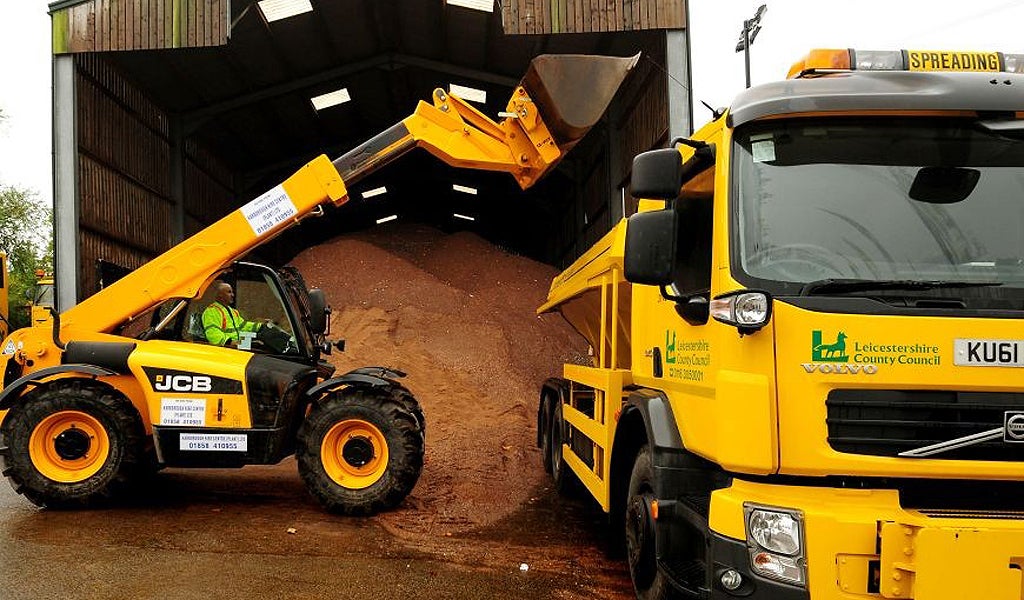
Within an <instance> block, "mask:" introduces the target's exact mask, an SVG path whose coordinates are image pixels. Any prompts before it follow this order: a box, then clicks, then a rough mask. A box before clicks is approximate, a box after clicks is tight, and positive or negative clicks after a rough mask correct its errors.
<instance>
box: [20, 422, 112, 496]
mask: <svg viewBox="0 0 1024 600" xmlns="http://www.w3.org/2000/svg"><path fill="white" fill-rule="evenodd" d="M28 452H29V457H30V458H31V459H32V464H33V465H35V467H36V469H37V470H38V471H39V472H40V473H41V474H42V475H43V476H44V477H47V478H49V479H52V480H53V481H59V482H61V483H77V482H79V481H85V480H86V479H88V478H90V477H92V476H93V475H95V474H96V473H97V472H99V470H100V469H101V468H102V467H103V465H104V463H106V462H107V457H108V456H110V438H109V437H108V436H107V430H106V429H104V428H103V425H102V424H101V423H100V422H99V421H98V420H97V419H96V417H93V416H92V415H89V414H87V413H84V412H80V411H77V410H62V411H60V412H56V413H53V414H52V415H50V416H48V417H46V418H45V419H43V420H42V421H41V422H40V423H39V425H36V428H35V429H33V430H32V436H31V437H30V438H29V441H28Z"/></svg>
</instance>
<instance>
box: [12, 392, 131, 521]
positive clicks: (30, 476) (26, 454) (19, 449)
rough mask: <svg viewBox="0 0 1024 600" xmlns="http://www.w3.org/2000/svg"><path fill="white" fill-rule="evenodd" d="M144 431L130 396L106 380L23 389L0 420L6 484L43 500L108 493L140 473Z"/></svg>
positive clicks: (91, 498)
mask: <svg viewBox="0 0 1024 600" xmlns="http://www.w3.org/2000/svg"><path fill="white" fill-rule="evenodd" d="M144 437H145V432H144V430H143V426H142V420H141V418H140V417H139V414H138V412H137V411H136V410H135V407H134V406H132V403H131V402H129V401H128V399H127V398H125V397H124V396H123V395H122V394H121V393H120V392H118V391H117V390H115V389H114V388H112V387H110V386H109V385H107V384H104V383H100V382H98V381H94V380H91V379H71V378H69V379H60V380H57V381H54V382H52V383H49V384H44V385H42V386H40V387H38V388H36V389H35V390H33V391H31V392H29V393H28V394H26V395H25V397H24V398H23V399H22V400H21V401H20V402H19V403H18V404H16V405H15V406H13V407H12V408H11V410H10V411H9V412H8V413H7V416H6V418H4V421H3V425H2V427H0V460H2V463H3V474H4V475H5V476H6V477H7V479H8V480H9V481H10V483H11V487H13V488H14V490H15V491H16V492H18V493H20V494H24V495H25V497H26V498H28V499H29V500H30V501H31V502H32V503H34V504H37V505H39V506H46V507H50V508H65V507H75V506H85V505H89V504H93V503H97V502H102V501H106V500H110V499H112V498H114V497H116V496H117V495H118V494H119V493H121V492H123V491H124V490H125V489H127V488H128V487H129V485H130V484H131V483H133V482H134V480H135V479H136V478H137V476H138V475H139V473H140V471H141V469H142V465H143V462H144V460H145V457H144V444H143V441H144Z"/></svg>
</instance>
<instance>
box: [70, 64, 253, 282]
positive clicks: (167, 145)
mask: <svg viewBox="0 0 1024 600" xmlns="http://www.w3.org/2000/svg"><path fill="white" fill-rule="evenodd" d="M75 64H76V82H75V85H76V93H77V106H76V107H75V108H76V113H77V117H76V118H77V122H78V127H77V133H78V143H77V147H78V158H77V170H78V220H79V232H80V233H79V240H78V244H79V264H80V265H81V266H80V272H79V281H80V287H79V289H81V290H82V293H83V294H85V295H91V294H93V293H95V292H96V291H98V289H99V288H98V281H99V278H98V276H97V271H96V269H97V266H96V265H97V261H99V260H105V261H108V262H110V263H114V264H116V265H118V266H120V267H125V268H128V269H134V268H136V267H138V266H140V265H142V264H143V263H144V262H146V261H148V260H149V259H151V258H153V257H155V256H156V255H158V254H160V253H161V252H164V251H165V250H167V249H169V248H170V247H171V246H173V245H174V244H175V243H176V242H177V241H178V240H176V239H175V234H174V232H175V230H176V227H175V221H176V218H177V217H176V209H175V204H174V201H173V193H172V182H171V178H172V171H173V167H172V153H173V152H175V150H174V147H173V144H172V143H171V139H170V133H169V129H170V126H169V117H168V115H167V114H166V113H165V112H164V111H163V110H162V109H160V107H158V106H157V105H156V104H155V103H153V102H152V101H151V100H149V98H147V97H146V96H145V95H144V94H143V93H142V92H141V91H140V90H139V89H138V88H136V87H135V86H134V85H133V84H132V83H131V82H130V81H129V80H128V79H127V78H125V77H124V76H123V75H122V74H121V73H120V72H118V71H117V70H116V69H114V68H113V67H112V66H111V65H110V64H109V63H108V62H106V61H105V60H104V59H103V58H102V57H100V56H98V55H95V54H80V55H76V56H75ZM184 154H185V155H184V161H183V171H184V176H183V177H184V186H183V187H184V204H185V211H186V213H188V214H190V215H191V216H192V218H194V219H198V220H199V221H201V222H204V223H210V222H212V221H214V220H216V219H217V218H219V217H220V216H223V214H224V213H226V212H228V211H229V210H230V209H231V208H233V206H232V205H231V204H232V201H233V195H232V193H231V187H230V183H231V181H232V178H231V174H230V171H229V170H228V169H227V168H226V167H224V166H223V164H222V163H221V162H220V161H219V160H218V159H217V158H216V157H215V156H213V155H212V153H210V152H208V151H206V150H205V149H204V148H203V146H202V145H201V144H199V143H196V142H193V141H190V142H188V143H187V144H186V145H185V148H184Z"/></svg>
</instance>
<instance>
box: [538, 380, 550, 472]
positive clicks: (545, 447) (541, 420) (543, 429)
mask: <svg viewBox="0 0 1024 600" xmlns="http://www.w3.org/2000/svg"><path fill="white" fill-rule="evenodd" d="M537 430H538V432H537V433H538V437H539V438H540V456H541V464H543V465H544V472H545V473H550V472H551V399H550V397H549V396H548V395H547V394H544V395H543V396H541V397H540V410H539V411H538V412H537Z"/></svg>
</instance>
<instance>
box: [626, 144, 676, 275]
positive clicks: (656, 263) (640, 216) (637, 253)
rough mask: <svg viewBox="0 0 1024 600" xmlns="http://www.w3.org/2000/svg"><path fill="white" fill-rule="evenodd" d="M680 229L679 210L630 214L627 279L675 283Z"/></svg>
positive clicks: (627, 230) (627, 242)
mask: <svg viewBox="0 0 1024 600" xmlns="http://www.w3.org/2000/svg"><path fill="white" fill-rule="evenodd" d="M673 152H674V151H673ZM676 156H677V157H678V156H679V154H678V153H676ZM677 162H678V161H677ZM678 231H679V213H677V212H676V211H675V210H674V209H671V208H668V209H664V210H654V211H649V212H641V213H636V214H635V215H633V216H631V217H629V220H628V222H627V223H626V250H625V256H624V258H623V268H624V271H625V275H626V280H627V281H630V282H632V283H641V284H644V285H657V286H667V285H669V284H671V283H672V282H673V280H674V278H675V269H676V237H677V235H678V233H677V232H678Z"/></svg>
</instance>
